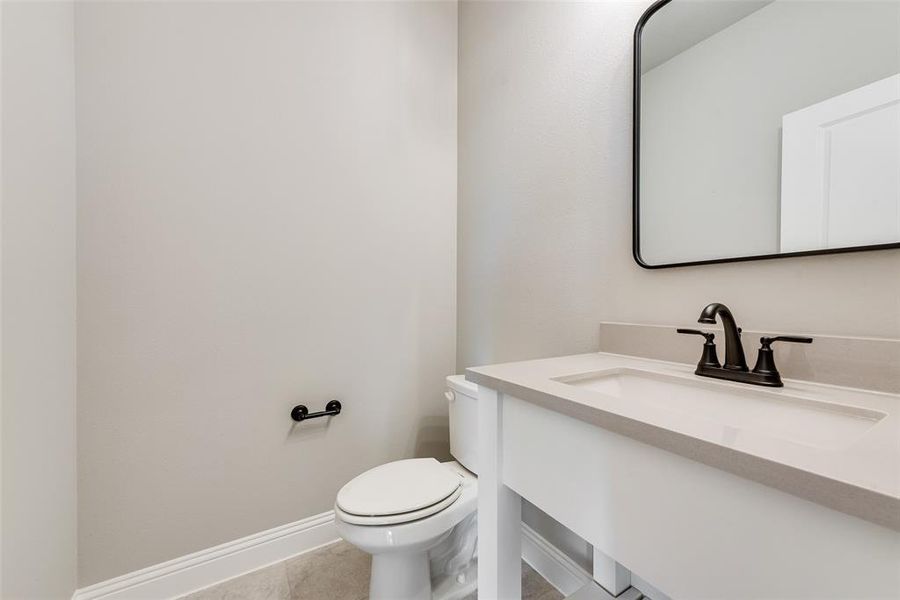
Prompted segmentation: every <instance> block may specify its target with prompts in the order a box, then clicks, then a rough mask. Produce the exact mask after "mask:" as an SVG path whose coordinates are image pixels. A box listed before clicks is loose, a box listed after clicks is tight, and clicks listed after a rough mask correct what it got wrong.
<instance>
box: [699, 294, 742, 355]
mask: <svg viewBox="0 0 900 600" xmlns="http://www.w3.org/2000/svg"><path fill="white" fill-rule="evenodd" d="M716 317H719V318H720V319H721V320H722V327H723V328H724V329H725V364H724V365H722V368H724V369H732V370H735V371H748V370H749V369H748V368H747V359H746V358H744V345H743V344H742V343H741V332H740V329H738V326H737V323H735V322H734V315H733V314H731V310H730V309H729V308H728V307H727V306H725V305H724V304H722V303H720V302H713V303H712V304H710V305H709V306H707V307H706V308H704V309H703V312H701V313H700V318H699V319H697V322H698V323H707V324H715V322H716Z"/></svg>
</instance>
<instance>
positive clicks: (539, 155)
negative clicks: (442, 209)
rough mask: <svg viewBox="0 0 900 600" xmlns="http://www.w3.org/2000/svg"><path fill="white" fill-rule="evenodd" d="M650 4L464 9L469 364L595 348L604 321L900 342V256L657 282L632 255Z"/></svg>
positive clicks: (740, 266) (704, 272)
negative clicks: (639, 36)
mask: <svg viewBox="0 0 900 600" xmlns="http://www.w3.org/2000/svg"><path fill="white" fill-rule="evenodd" d="M647 5H648V3H647V2H634V3H629V2H599V3H565V2H564V3H556V2H538V3H524V2H523V3H519V2H510V3H507V2H483V3H482V2H464V3H462V4H461V5H460V64H459V98H460V104H459V119H460V123H459V126H460V133H459V157H460V161H459V248H460V251H459V338H458V366H459V367H460V368H464V367H467V366H471V365H475V364H484V363H491V362H498V361H507V360H516V359H523V358H529V357H537V356H552V355H561V354H569V353H574V352H586V351H591V350H593V349H596V348H597V330H598V323H599V322H600V321H624V322H635V323H658V324H691V323H694V322H695V321H696V319H697V315H698V314H699V312H700V310H701V309H702V308H703V306H705V305H706V304H707V303H708V302H710V301H721V302H725V303H726V304H728V305H729V306H731V308H732V309H733V310H734V312H735V314H736V316H737V318H738V320H739V323H740V324H741V325H743V326H745V327H746V328H748V329H756V330H761V329H762V330H773V331H785V332H790V331H801V332H812V333H830V334H837V335H856V336H876V337H893V338H898V337H900V251H897V250H891V251H882V252H864V253H859V254H845V255H836V256H817V257H808V258H796V259H780V260H776V261H758V262H749V263H737V264H724V265H712V266H705V267H688V268H678V269H667V270H661V271H647V270H644V269H641V268H640V267H638V266H637V265H636V264H635V262H634V261H633V260H632V258H631V154H630V152H631V68H632V50H631V43H632V38H631V36H632V32H633V29H634V24H635V22H636V21H637V19H638V17H639V16H640V14H641V12H642V11H643V10H644V9H645V8H646V6H647Z"/></svg>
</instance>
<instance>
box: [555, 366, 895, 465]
mask: <svg viewBox="0 0 900 600" xmlns="http://www.w3.org/2000/svg"><path fill="white" fill-rule="evenodd" d="M553 380H554V381H557V382H560V383H564V384H567V385H572V386H575V387H578V388H582V389H585V390H591V391H593V392H596V393H597V394H602V395H604V396H609V397H613V398H618V399H621V400H624V401H627V402H634V403H640V404H641V405H644V406H645V407H647V408H650V409H653V410H663V411H668V412H670V413H679V414H682V415H689V416H690V417H692V418H697V419H703V420H711V421H715V422H716V423H718V424H720V425H722V426H725V427H727V428H728V429H729V430H730V433H731V434H734V435H736V434H737V433H738V432H739V431H748V432H754V433H758V434H763V435H767V436H772V437H777V438H780V439H783V440H788V441H791V442H794V443H797V444H802V445H806V446H813V447H817V448H834V447H842V446H846V445H848V444H851V443H853V442H854V441H855V440H857V439H859V438H860V437H862V436H863V435H864V434H865V433H866V432H867V431H868V430H869V429H871V428H872V427H873V426H875V424H876V423H878V421H880V420H881V419H883V418H884V417H885V416H887V415H886V414H885V413H883V412H879V411H876V410H870V409H868V408H862V407H858V406H852V405H844V404H835V403H832V402H822V401H819V400H816V399H815V398H809V397H804V396H801V395H794V394H792V393H791V391H790V389H788V388H784V389H780V390H777V391H772V390H768V389H765V388H755V387H752V386H749V385H743V384H729V383H722V382H717V381H707V380H701V379H699V378H688V377H678V376H672V375H665V374H661V373H652V372H649V371H642V370H640V369H631V368H617V369H607V370H604V371H593V372H590V373H578V374H575V375H567V376H564V377H555V378H553Z"/></svg>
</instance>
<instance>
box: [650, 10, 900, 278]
mask: <svg viewBox="0 0 900 600" xmlns="http://www.w3.org/2000/svg"><path fill="white" fill-rule="evenodd" d="M898 247H900V0H881V1H867V0H662V1H660V2H657V3H656V4H654V5H653V6H651V7H650V8H649V9H648V10H647V12H646V13H645V14H644V15H643V16H642V17H641V20H640V21H639V22H638V25H637V28H636V29H635V67H634V257H635V260H637V261H638V263H639V264H640V265H641V266H644V267H647V268H661V267H673V266H683V265H692V264H706V263H715V262H727V261H736V260H755V259H763V258H778V257H783V256H798V255H806V254H825V253H833V252H850V251H858V250H879V249H887V248H898Z"/></svg>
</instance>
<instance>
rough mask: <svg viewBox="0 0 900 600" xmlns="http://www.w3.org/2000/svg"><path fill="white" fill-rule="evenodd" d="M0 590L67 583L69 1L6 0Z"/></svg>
mask: <svg viewBox="0 0 900 600" xmlns="http://www.w3.org/2000/svg"><path fill="white" fill-rule="evenodd" d="M0 6H2V8H0V15H2V32H0V39H2V50H0V53H2V66H0V79H2V98H0V106H2V109H0V121H2V139H0V145H2V160H0V163H2V165H0V179H2V214H3V219H2V228H0V255H2V265H0V272H2V278H0V279H2V284H0V285H2V299H0V305H2V310H0V331H2V342H0V344H2V374H0V380H2V385H0V395H2V411H0V412H2V418H0V421H2V433H0V439H2V448H0V456H2V512H0V520H2V530H3V536H2V538H3V539H2V569H0V581H2V584H0V597H3V598H5V599H8V600H19V599H26V600H36V599H40V600H49V599H61V598H69V597H71V595H72V592H73V591H74V589H75V575H76V573H75V570H76V476H75V113H74V109H75V104H74V102H75V101H74V92H75V86H74V74H75V65H74V62H73V60H72V50H73V4H72V3H71V2H3V3H2V5H0Z"/></svg>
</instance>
